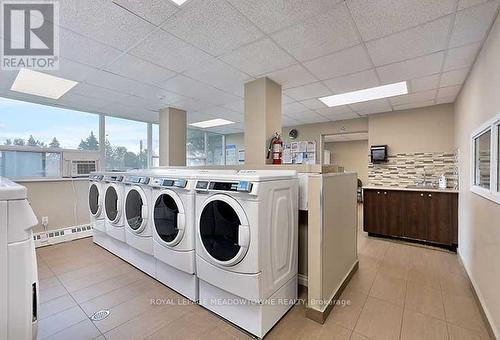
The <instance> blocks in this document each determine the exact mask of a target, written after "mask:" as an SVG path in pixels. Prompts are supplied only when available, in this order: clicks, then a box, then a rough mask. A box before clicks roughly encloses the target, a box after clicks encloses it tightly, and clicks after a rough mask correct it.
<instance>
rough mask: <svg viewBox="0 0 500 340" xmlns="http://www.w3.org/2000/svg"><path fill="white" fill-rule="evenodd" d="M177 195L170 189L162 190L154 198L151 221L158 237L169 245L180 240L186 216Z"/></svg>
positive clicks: (174, 244)
mask: <svg viewBox="0 0 500 340" xmlns="http://www.w3.org/2000/svg"><path fill="white" fill-rule="evenodd" d="M184 211H185V210H184V207H183V205H182V201H181V199H180V198H179V196H178V195H177V194H176V193H175V192H173V191H172V190H163V191H161V192H160V194H159V195H158V198H157V199H156V202H155V206H154V210H153V221H154V226H155V230H156V234H157V235H158V237H159V238H160V239H161V240H162V241H163V242H164V243H165V244H166V245H167V246H169V247H174V246H176V245H177V244H179V242H180V241H181V240H182V237H183V236H184V228H185V223H186V218H185V214H184Z"/></svg>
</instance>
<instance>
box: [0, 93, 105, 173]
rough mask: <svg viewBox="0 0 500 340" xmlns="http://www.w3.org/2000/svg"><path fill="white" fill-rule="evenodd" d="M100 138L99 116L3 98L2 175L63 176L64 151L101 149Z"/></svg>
mask: <svg viewBox="0 0 500 340" xmlns="http://www.w3.org/2000/svg"><path fill="white" fill-rule="evenodd" d="M98 136H99V116H98V115H96V114H91V113H85V112H79V111H73V110H67V109H62V108H56V107H52V106H46V105H40V104H34V103H29V102H23V101H19V100H12V99H7V98H2V97H0V176H4V177H9V178H22V177H24V178H29V177H60V176H61V151H62V150H63V149H81V150H98V149H99V141H98ZM59 150H60V151H59Z"/></svg>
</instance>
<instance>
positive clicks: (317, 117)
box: [299, 112, 330, 124]
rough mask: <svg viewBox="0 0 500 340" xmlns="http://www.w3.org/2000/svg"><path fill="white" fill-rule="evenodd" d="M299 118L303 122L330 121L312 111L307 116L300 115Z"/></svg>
mask: <svg viewBox="0 0 500 340" xmlns="http://www.w3.org/2000/svg"><path fill="white" fill-rule="evenodd" d="M299 120H300V122H301V123H303V124H315V123H326V122H328V121H330V119H328V118H326V117H323V116H320V115H319V114H317V113H314V112H313V113H312V114H311V115H309V116H304V117H300V118H299Z"/></svg>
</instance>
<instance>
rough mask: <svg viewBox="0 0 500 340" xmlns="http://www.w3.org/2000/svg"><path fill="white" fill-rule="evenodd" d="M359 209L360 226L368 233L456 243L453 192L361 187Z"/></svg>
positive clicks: (454, 246)
mask: <svg viewBox="0 0 500 340" xmlns="http://www.w3.org/2000/svg"><path fill="white" fill-rule="evenodd" d="M363 209H364V210H363V219H364V221H363V227H364V230H365V231H366V232H368V233H370V234H372V235H379V236H389V237H399V238H404V239H408V240H415V241H419V242H425V243H431V244H435V245H441V246H445V247H447V248H452V249H455V248H456V246H457V228H458V226H457V220H458V217H457V215H458V194H457V193H455V192H434V191H433V192H427V191H408V190H377V189H365V190H364V205H363Z"/></svg>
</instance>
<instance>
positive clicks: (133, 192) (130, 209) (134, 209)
mask: <svg viewBox="0 0 500 340" xmlns="http://www.w3.org/2000/svg"><path fill="white" fill-rule="evenodd" d="M147 214H148V209H147V200H146V195H145V194H144V191H143V190H142V189H141V188H139V187H135V186H134V187H132V188H130V189H129V191H128V193H127V197H126V198H125V218H126V221H127V226H128V227H129V228H130V229H132V231H133V232H134V233H136V234H139V233H141V232H142V231H143V230H144V228H146V223H147V219H148V216H147Z"/></svg>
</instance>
